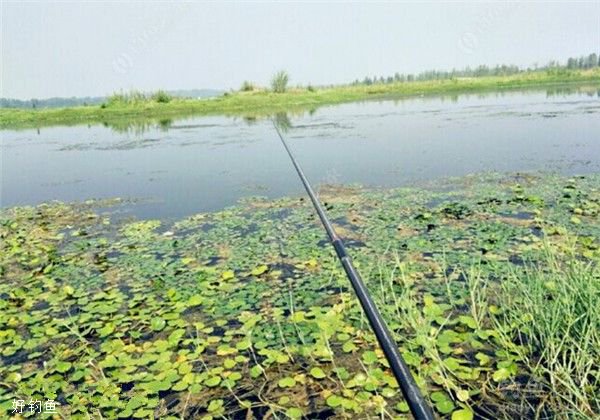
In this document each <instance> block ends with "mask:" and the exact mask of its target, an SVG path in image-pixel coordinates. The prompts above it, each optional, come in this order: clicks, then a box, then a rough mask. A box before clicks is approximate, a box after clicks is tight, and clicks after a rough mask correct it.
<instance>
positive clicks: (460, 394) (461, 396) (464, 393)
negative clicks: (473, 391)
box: [456, 389, 469, 402]
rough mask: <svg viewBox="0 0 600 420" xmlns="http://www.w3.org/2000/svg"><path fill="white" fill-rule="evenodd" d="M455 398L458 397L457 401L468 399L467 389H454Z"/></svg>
mask: <svg viewBox="0 0 600 420" xmlns="http://www.w3.org/2000/svg"><path fill="white" fill-rule="evenodd" d="M456 398H458V400H459V401H462V402H465V401H467V400H468V399H469V391H467V390H466V389H459V390H458V391H456Z"/></svg>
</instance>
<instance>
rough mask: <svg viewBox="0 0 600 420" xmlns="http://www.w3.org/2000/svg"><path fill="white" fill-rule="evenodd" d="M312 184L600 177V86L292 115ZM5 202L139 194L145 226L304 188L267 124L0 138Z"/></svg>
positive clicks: (136, 210)
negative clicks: (490, 176)
mask: <svg viewBox="0 0 600 420" xmlns="http://www.w3.org/2000/svg"><path fill="white" fill-rule="evenodd" d="M288 118H289V121H290V123H291V124H292V126H293V128H292V129H290V130H289V131H288V132H287V137H288V139H289V143H290V145H291V147H292V148H293V149H294V151H295V152H296V154H297V157H298V159H299V160H300V162H301V164H302V165H303V167H304V169H305V172H306V174H307V176H308V177H309V179H310V180H311V181H312V182H313V184H315V185H318V184H320V183H358V184H362V185H365V186H384V187H393V186H402V185H409V184H411V183H414V182H415V181H420V180H431V179H435V178H438V177H445V176H459V175H464V174H469V173H474V172H482V171H490V170H492V171H501V172H514V171H540V170H542V171H552V172H561V173H568V174H584V173H590V172H599V171H600V135H599V133H600V91H598V92H596V91H592V92H581V91H580V92H570V93H565V92H562V93H558V94H557V93H549V92H540V91H537V92H510V93H497V94H486V95H460V96H458V97H453V98H449V97H426V98H415V99H404V100H399V101H391V100H390V101H377V102H375V101H369V102H361V103H351V104H345V105H338V106H332V107H325V108H319V109H318V110H316V111H315V112H313V113H312V114H311V113H306V114H304V115H296V116H294V115H289V116H288ZM0 135H1V136H2V142H1V147H2V149H1V153H2V158H1V166H2V168H1V170H2V172H1V175H2V181H1V185H0V187H1V190H0V205H1V206H2V207H8V206H14V205H23V204H37V203H41V202H44V201H49V200H62V201H74V200H85V199H90V198H110V197H124V198H133V199H141V200H140V202H139V203H138V204H136V205H134V206H131V207H129V208H128V211H129V212H131V214H132V215H135V216H136V217H139V218H161V219H162V218H179V217H182V216H186V215H190V214H194V213H198V212H206V211H213V210H217V209H221V208H223V207H226V206H229V205H233V204H235V203H236V201H237V200H238V199H240V198H242V197H246V196H253V195H262V196H268V197H279V196H284V195H290V194H299V193H302V191H303V190H302V186H301V184H300V181H299V180H298V178H297V175H296V173H295V172H294V170H293V167H292V165H291V163H290V161H289V160H288V157H287V155H286V154H285V151H284V149H283V148H282V146H281V144H280V142H279V140H278V138H277V134H276V133H275V131H274V129H273V126H272V124H271V122H270V121H269V120H258V121H247V120H244V119H242V118H228V117H199V118H191V119H186V120H177V121H173V122H165V123H164V124H162V126H152V127H145V128H144V129H142V128H139V127H138V128H136V127H132V128H131V129H129V130H127V129H122V128H121V129H115V128H111V127H105V126H76V127H55V128H42V129H40V130H39V131H37V130H22V131H0Z"/></svg>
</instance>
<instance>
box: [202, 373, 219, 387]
mask: <svg viewBox="0 0 600 420" xmlns="http://www.w3.org/2000/svg"><path fill="white" fill-rule="evenodd" d="M220 383H221V377H220V376H213V377H210V378H208V379H207V380H205V381H204V385H206V386H208V387H210V388H214V387H215V386H217V385H219V384H220Z"/></svg>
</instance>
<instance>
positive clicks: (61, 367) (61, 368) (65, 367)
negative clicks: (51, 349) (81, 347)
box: [56, 362, 72, 373]
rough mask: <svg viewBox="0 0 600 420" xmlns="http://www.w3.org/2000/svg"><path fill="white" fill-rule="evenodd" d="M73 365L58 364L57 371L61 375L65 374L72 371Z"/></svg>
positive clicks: (67, 363) (66, 363)
mask: <svg viewBox="0 0 600 420" xmlns="http://www.w3.org/2000/svg"><path fill="white" fill-rule="evenodd" d="M71 366H72V365H71V363H69V362H58V363H57V364H56V371H57V372H60V373H65V372H66V371H68V370H69V369H71Z"/></svg>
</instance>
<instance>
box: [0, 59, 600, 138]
mask: <svg viewBox="0 0 600 420" xmlns="http://www.w3.org/2000/svg"><path fill="white" fill-rule="evenodd" d="M580 84H590V85H592V86H596V87H597V86H600V69H598V68H596V69H592V70H564V71H562V72H529V73H519V74H516V75H512V76H505V77H480V78H463V79H455V80H439V81H414V82H398V83H390V84H373V85H358V86H339V87H333V88H322V89H313V88H311V89H310V90H309V89H291V90H288V91H287V92H284V93H272V92H267V91H255V92H235V93H229V94H227V95H224V96H221V97H218V98H212V99H197V100H196V99H173V100H171V101H169V102H167V103H162V102H158V101H154V100H146V101H139V102H136V103H132V104H124V103H119V102H117V103H114V104H108V105H105V106H85V107H73V108H55V109H38V110H33V109H0V129H18V128H32V127H33V128H35V127H41V126H48V125H74V124H97V123H115V124H118V123H119V122H120V121H126V120H133V119H154V120H160V119H170V118H177V117H187V116H193V115H217V114H223V115H239V116H250V117H253V116H260V115H270V114H274V113H277V112H286V111H300V110H310V109H314V108H317V107H319V106H323V105H332V104H338V103H343V102H352V101H361V100H369V99H382V98H389V97H406V96H416V95H434V94H452V93H461V92H480V91H481V92H483V91H493V90H505V89H522V88H534V87H540V88H541V87H549V86H560V85H571V86H576V85H580Z"/></svg>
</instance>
